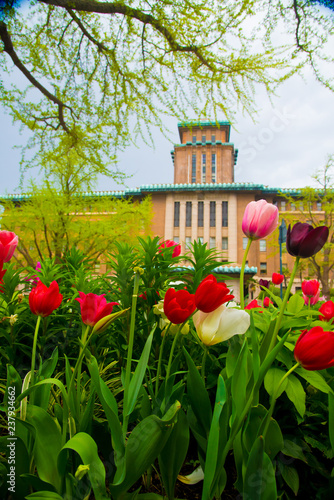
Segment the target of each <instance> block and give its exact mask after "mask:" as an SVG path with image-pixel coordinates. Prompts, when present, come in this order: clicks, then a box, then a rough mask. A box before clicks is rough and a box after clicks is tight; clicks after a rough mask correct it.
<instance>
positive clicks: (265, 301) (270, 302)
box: [263, 297, 273, 307]
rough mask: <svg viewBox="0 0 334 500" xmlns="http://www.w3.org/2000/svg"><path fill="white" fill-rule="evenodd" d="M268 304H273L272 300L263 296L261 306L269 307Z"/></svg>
mask: <svg viewBox="0 0 334 500" xmlns="http://www.w3.org/2000/svg"><path fill="white" fill-rule="evenodd" d="M270 304H273V302H272V300H270V298H269V297H265V298H264V299H263V307H269V306H270Z"/></svg>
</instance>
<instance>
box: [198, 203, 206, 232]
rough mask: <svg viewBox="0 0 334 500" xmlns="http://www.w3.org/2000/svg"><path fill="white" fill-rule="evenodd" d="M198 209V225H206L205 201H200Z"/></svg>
mask: <svg viewBox="0 0 334 500" xmlns="http://www.w3.org/2000/svg"><path fill="white" fill-rule="evenodd" d="M197 210H198V212H197V226H198V227H203V226H204V201H199V202H198V208H197Z"/></svg>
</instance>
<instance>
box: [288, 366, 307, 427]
mask: <svg viewBox="0 0 334 500" xmlns="http://www.w3.org/2000/svg"><path fill="white" fill-rule="evenodd" d="M287 381H288V383H287V386H286V388H285V392H286V394H287V396H288V398H289V399H290V401H291V402H292V403H293V404H294V405H295V407H296V410H297V411H298V413H299V415H300V416H301V417H303V416H304V414H305V409H306V406H305V401H306V394H305V391H304V389H303V386H302V384H301V383H300V381H299V380H298V378H297V377H295V376H294V375H293V374H291V375H289V377H288V378H287Z"/></svg>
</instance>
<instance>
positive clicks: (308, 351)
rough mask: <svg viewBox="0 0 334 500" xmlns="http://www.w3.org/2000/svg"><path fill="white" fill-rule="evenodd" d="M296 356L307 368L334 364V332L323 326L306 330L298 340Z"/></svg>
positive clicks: (322, 368)
mask: <svg viewBox="0 0 334 500" xmlns="http://www.w3.org/2000/svg"><path fill="white" fill-rule="evenodd" d="M294 356H295V359H296V361H298V363H300V364H301V365H302V367H303V368H305V369H306V370H325V369H326V368H330V367H331V366H334V332H325V331H324V330H323V328H321V326H315V327H313V328H311V330H309V331H307V330H304V331H303V332H302V333H301V335H300V336H299V338H298V340H297V342H296V346H295V350H294Z"/></svg>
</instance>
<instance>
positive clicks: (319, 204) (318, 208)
mask: <svg viewBox="0 0 334 500" xmlns="http://www.w3.org/2000/svg"><path fill="white" fill-rule="evenodd" d="M317 210H318V212H321V210H322V203H321V201H317Z"/></svg>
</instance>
